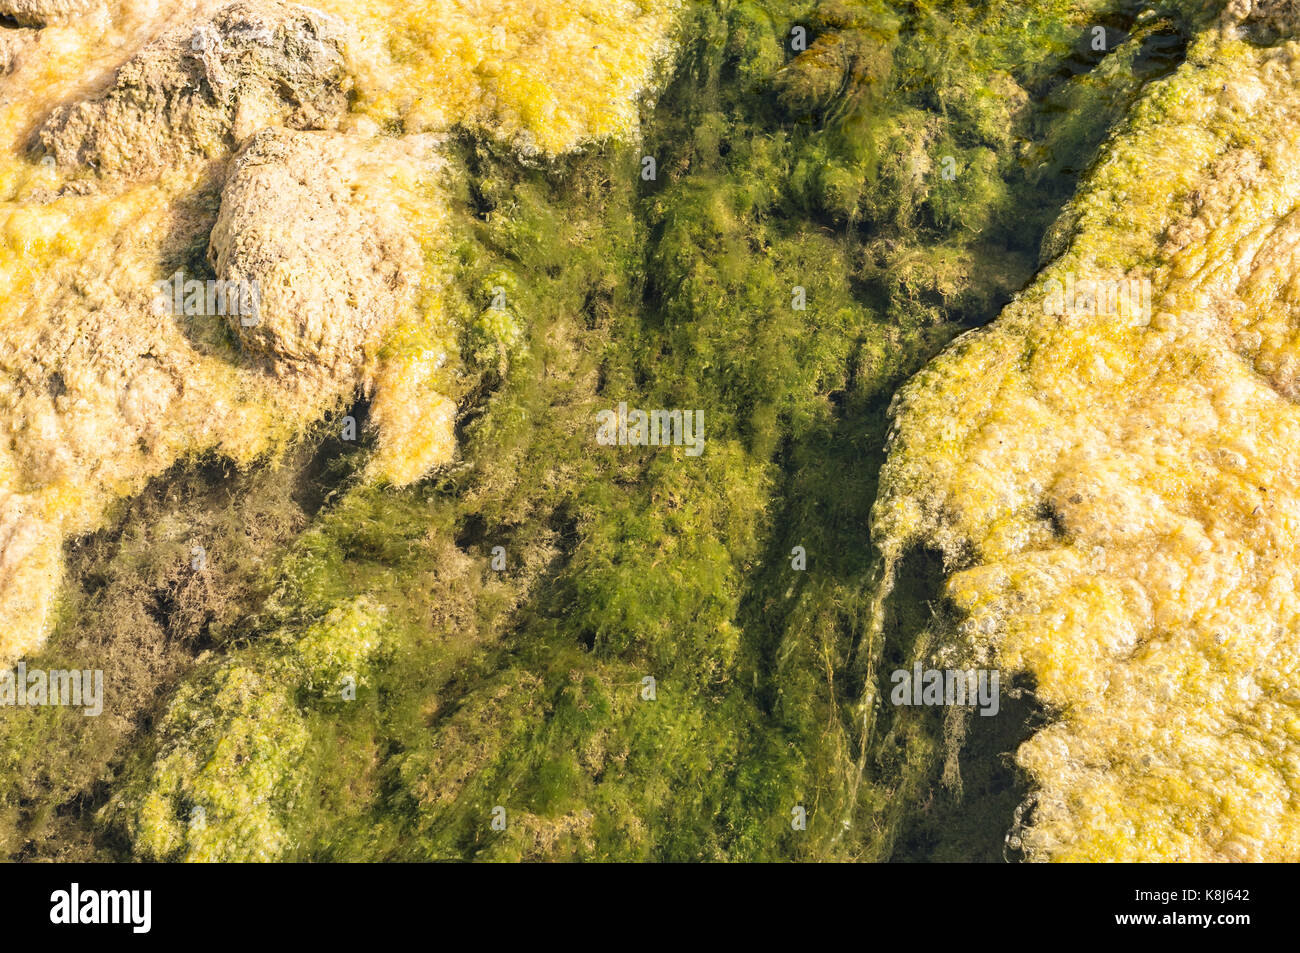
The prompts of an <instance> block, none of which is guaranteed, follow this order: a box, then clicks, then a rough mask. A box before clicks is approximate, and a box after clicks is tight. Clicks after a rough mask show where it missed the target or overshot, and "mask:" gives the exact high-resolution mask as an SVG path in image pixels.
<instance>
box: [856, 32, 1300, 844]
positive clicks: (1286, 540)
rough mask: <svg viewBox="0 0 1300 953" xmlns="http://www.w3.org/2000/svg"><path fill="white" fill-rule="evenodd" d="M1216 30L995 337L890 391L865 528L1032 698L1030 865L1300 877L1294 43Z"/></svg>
mask: <svg viewBox="0 0 1300 953" xmlns="http://www.w3.org/2000/svg"><path fill="white" fill-rule="evenodd" d="M1240 15H1241V11H1240V10H1231V9H1230V10H1229V11H1228V13H1227V14H1226V15H1225V16H1224V17H1223V18H1222V19H1221V20H1219V21H1218V22H1217V23H1215V24H1211V25H1209V26H1208V27H1207V28H1206V29H1205V30H1204V31H1203V32H1202V34H1201V36H1200V37H1199V38H1198V39H1197V40H1196V41H1195V42H1194V44H1193V45H1192V48H1191V49H1190V51H1189V54H1188V58H1189V62H1188V64H1187V65H1186V66H1185V67H1183V68H1181V69H1179V70H1178V71H1176V72H1175V73H1174V74H1172V75H1171V76H1170V77H1169V78H1168V79H1164V80H1160V81H1157V82H1154V83H1153V84H1152V85H1151V86H1150V87H1149V88H1148V90H1147V92H1146V93H1145V95H1144V96H1143V97H1142V99H1141V100H1140V101H1139V103H1138V104H1137V105H1136V107H1135V108H1134V109H1133V110H1132V112H1131V115H1130V116H1129V118H1128V119H1127V120H1126V122H1125V123H1123V124H1122V125H1121V127H1120V128H1119V129H1118V130H1117V131H1116V132H1115V134H1114V135H1113V137H1112V139H1111V141H1110V142H1109V143H1108V145H1107V146H1106V147H1105V149H1104V150H1103V153H1102V155H1101V156H1100V158H1099V160H1098V162H1097V163H1096V165H1095V166H1094V168H1093V169H1092V171H1091V172H1090V173H1089V175H1088V176H1087V178H1086V180H1085V182H1084V184H1083V186H1082V187H1081V189H1080V192H1079V194H1078V196H1077V197H1076V198H1075V199H1074V200H1073V201H1072V203H1071V205H1070V207H1069V209H1068V210H1067V212H1066V214H1065V215H1063V217H1062V219H1061V221H1060V223H1058V227H1057V228H1056V230H1055V233H1054V235H1053V237H1052V239H1051V241H1050V243H1049V246H1048V247H1049V248H1050V250H1051V253H1052V254H1053V255H1055V258H1054V260H1052V261H1051V263H1050V264H1049V265H1048V266H1047V267H1046V268H1045V269H1044V271H1043V272H1042V274H1041V275H1040V276H1039V277H1038V279H1037V280H1036V281H1035V282H1034V283H1033V284H1032V285H1031V286H1030V287H1029V288H1028V289H1026V290H1025V291H1024V292H1023V293H1022V294H1020V295H1019V297H1018V298H1017V300H1016V301H1015V302H1014V303H1013V304H1012V305H1011V306H1010V307H1008V308H1007V309H1006V310H1005V311H1004V312H1003V314H1002V315H1001V316H1000V317H999V319H998V320H997V322H996V323H995V324H994V325H993V326H992V327H991V328H989V329H988V330H985V331H979V332H974V333H972V334H970V335H968V336H967V337H965V338H963V339H962V340H960V341H959V342H958V343H957V344H956V345H955V346H953V347H952V348H951V349H950V350H949V351H948V352H947V353H946V354H944V355H943V356H942V357H941V358H940V359H938V360H937V361H935V362H934V363H932V364H931V365H930V366H929V367H928V368H927V369H926V370H925V371H924V372H923V373H922V374H920V375H919V376H918V377H917V378H915V379H914V380H913V381H912V382H910V383H909V384H908V385H907V386H906V387H905V388H904V389H903V390H902V391H901V392H900V393H899V395H898V397H897V398H896V403H895V407H894V411H893V413H894V434H893V438H892V444H891V449H890V456H889V459H888V462H887V463H886V466H885V468H884V470H883V471H882V476H881V492H880V496H879V499H878V501H877V503H876V506H875V509H874V511H873V534H874V537H875V539H876V540H877V542H878V543H879V545H880V546H881V547H882V549H883V550H884V552H885V554H886V556H887V558H888V559H889V560H890V561H891V562H892V561H895V560H897V559H898V558H899V557H900V556H901V555H902V553H903V552H905V551H907V550H908V549H909V548H911V547H914V546H917V545H926V546H930V547H934V548H937V549H939V550H941V551H942V553H943V554H944V557H945V562H946V566H947V569H948V571H949V573H950V575H949V576H948V579H947V584H946V589H945V592H946V596H947V599H948V600H949V602H950V603H951V604H952V605H953V606H954V607H955V608H956V610H957V614H958V617H959V619H960V623H959V625H958V626H957V627H956V629H955V631H947V630H945V634H946V635H947V636H948V637H949V645H948V647H947V649H946V653H945V654H946V657H948V658H950V659H954V660H955V659H959V658H963V659H965V660H967V661H970V660H978V661H980V662H982V663H983V664H989V665H996V666H998V667H1000V668H1002V669H1003V670H1004V681H1007V680H1009V679H1008V676H1009V675H1010V674H1011V673H1013V672H1014V673H1026V674H1027V675H1029V676H1031V678H1032V681H1033V683H1034V685H1035V691H1036V694H1037V697H1038V698H1039V700H1040V701H1041V702H1042V703H1044V704H1045V705H1046V706H1047V707H1048V709H1049V711H1051V712H1052V713H1053V714H1054V717H1055V720H1054V721H1053V723H1052V724H1051V725H1050V726H1049V727H1047V728H1045V729H1043V730H1041V731H1039V732H1038V733H1037V734H1036V735H1035V736H1034V737H1033V738H1032V739H1031V740H1030V741H1029V742H1027V743H1026V744H1025V745H1024V746H1023V747H1022V748H1021V749H1020V751H1019V754H1018V760H1019V763H1020V765H1021V766H1022V767H1023V768H1024V769H1025V770H1026V771H1027V772H1028V774H1029V776H1030V777H1031V779H1032V781H1033V783H1034V785H1035V787H1036V791H1035V792H1034V794H1033V795H1032V798H1031V804H1032V811H1026V812H1025V813H1024V815H1023V821H1024V827H1023V828H1022V829H1017V830H1016V831H1015V832H1014V837H1013V841H1014V844H1015V846H1018V847H1021V848H1023V849H1024V850H1025V851H1026V853H1027V856H1029V857H1030V858H1031V859H1058V860H1060V859H1089V860H1103V859H1107V860H1109V859H1120V860H1138V859H1141V860H1154V859H1171V860H1173V859H1176V860H1232V859H1255V860H1265V859H1271V860H1294V859H1296V858H1297V857H1300V810H1297V807H1296V805H1297V803H1300V801H1298V800H1297V795H1298V794H1300V789H1298V788H1297V785H1298V784H1300V780H1298V779H1300V772H1297V770H1296V766H1297V764H1300V720H1298V719H1297V715H1296V699H1297V697H1300V696H1297V694H1296V685H1295V676H1294V673H1295V671H1296V668H1297V664H1300V589H1297V587H1296V585H1295V578H1294V566H1295V564H1296V561H1297V556H1298V555H1300V554H1297V552H1296V548H1295V547H1296V543H1295V534H1294V527H1295V525H1296V519H1297V514H1300V468H1298V467H1297V463H1296V456H1295V452H1294V448H1295V446H1296V441H1297V439H1300V411H1298V410H1297V407H1296V405H1295V403H1294V402H1293V395H1294V393H1295V387H1294V380H1295V377H1294V375H1295V371H1296V368H1297V360H1296V358H1297V355H1296V352H1295V347H1296V340H1297V338H1296V328H1297V327H1298V326H1300V311H1298V310H1297V306H1296V302H1297V301H1300V296H1297V293H1296V289H1295V280H1296V279H1295V275H1296V274H1297V269H1296V262H1295V260H1294V248H1295V247H1296V238H1297V235H1298V234H1300V232H1297V227H1298V226H1297V222H1296V218H1295V213H1294V209H1295V208H1296V205H1297V202H1298V201H1300V167H1297V164H1296V158H1295V150H1294V146H1293V143H1294V136H1295V134H1296V130H1297V129H1300V104H1298V102H1297V100H1296V98H1295V97H1294V95H1292V91H1293V90H1294V89H1295V87H1296V84H1297V82H1300V43H1297V42H1296V41H1294V40H1287V41H1285V42H1281V43H1279V44H1278V45H1276V46H1274V47H1272V48H1267V49H1265V48H1260V47H1258V46H1255V45H1251V44H1250V43H1248V42H1245V41H1243V40H1242V39H1240V38H1239V31H1238V29H1237V28H1238V27H1239V26H1240V24H1241V22H1242V21H1241V17H1240Z"/></svg>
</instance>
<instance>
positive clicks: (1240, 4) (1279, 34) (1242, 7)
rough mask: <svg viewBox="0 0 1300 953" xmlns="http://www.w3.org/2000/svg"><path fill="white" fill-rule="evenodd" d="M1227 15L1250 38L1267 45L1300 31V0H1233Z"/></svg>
mask: <svg viewBox="0 0 1300 953" xmlns="http://www.w3.org/2000/svg"><path fill="white" fill-rule="evenodd" d="M1228 16H1229V18H1230V19H1235V20H1237V21H1238V23H1239V24H1240V26H1239V28H1240V29H1241V31H1242V33H1243V34H1244V35H1245V36H1246V38H1247V39H1249V40H1251V41H1252V42H1255V43H1260V44H1262V45H1264V46H1272V45H1273V44H1275V43H1279V42H1281V41H1282V40H1285V39H1288V38H1290V37H1294V36H1295V35H1296V33H1297V32H1300V0H1233V2H1232V3H1231V4H1230V5H1229V10H1228Z"/></svg>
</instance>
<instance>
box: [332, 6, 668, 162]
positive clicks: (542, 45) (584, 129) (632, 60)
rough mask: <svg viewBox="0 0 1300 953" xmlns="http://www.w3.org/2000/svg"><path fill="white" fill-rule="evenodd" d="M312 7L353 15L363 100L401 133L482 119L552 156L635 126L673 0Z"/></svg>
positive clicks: (476, 124)
mask: <svg viewBox="0 0 1300 953" xmlns="http://www.w3.org/2000/svg"><path fill="white" fill-rule="evenodd" d="M316 6H317V7H318V8H319V9H321V10H323V11H325V12H327V13H333V14H335V15H337V16H338V17H340V18H341V19H343V20H346V21H348V22H349V23H350V24H352V26H353V28H354V30H355V34H354V36H355V40H354V42H353V44H352V53H353V56H354V58H355V61H356V69H357V74H358V84H359V87H360V90H361V92H362V109H363V110H364V111H365V112H366V113H368V114H369V115H371V116H373V117H374V118H376V119H379V120H381V121H401V122H402V123H404V125H405V128H406V130H407V131H409V132H440V131H445V130H448V129H451V128H452V127H454V126H458V125H460V126H468V127H471V128H475V129H484V130H487V131H489V132H491V133H492V134H493V135H496V136H499V137H501V138H503V139H505V140H507V141H510V142H512V143H514V144H515V145H516V146H518V147H520V148H521V149H523V150H524V151H527V152H541V153H545V154H551V155H554V154H556V153H561V152H567V151H569V150H571V149H573V148H575V147H577V146H578V145H580V144H581V143H582V142H584V141H586V140H589V139H596V138H603V137H607V136H626V135H629V134H632V133H634V132H635V130H636V125H637V112H636V109H637V98H638V96H639V95H640V94H641V92H642V91H643V90H644V89H645V88H646V87H647V86H648V84H649V83H650V81H651V79H652V77H653V74H654V71H655V69H656V67H657V66H658V64H659V62H660V61H661V60H662V59H663V58H664V56H665V55H666V54H667V52H668V49H669V46H668V44H669V36H670V31H671V29H672V27H673V25H674V23H675V20H676V16H677V13H678V11H679V10H680V7H681V5H680V3H678V2H675V0H563V2H559V0H416V2H411V3H407V2H402V0H388V2H374V3H364V4H358V3H353V2H348V0H320V2H319V3H317V4H316Z"/></svg>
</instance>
